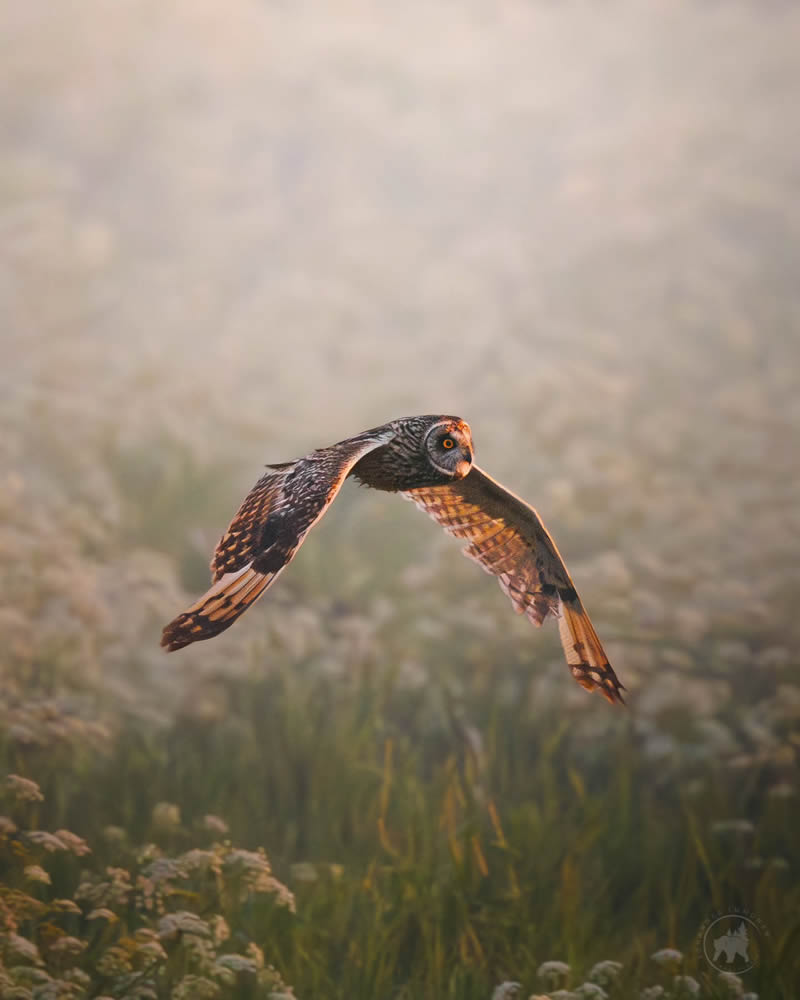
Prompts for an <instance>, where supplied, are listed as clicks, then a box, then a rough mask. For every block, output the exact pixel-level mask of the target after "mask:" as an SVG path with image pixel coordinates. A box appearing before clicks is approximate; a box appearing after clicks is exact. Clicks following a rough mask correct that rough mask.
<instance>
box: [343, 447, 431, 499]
mask: <svg viewBox="0 0 800 1000" xmlns="http://www.w3.org/2000/svg"><path fill="white" fill-rule="evenodd" d="M350 475H351V476H354V477H355V478H356V479H357V480H358V481H359V482H360V483H362V484H363V485H364V486H369V487H370V489H373V490H386V491H387V492H389V493H399V492H402V491H404V490H413V489H419V488H420V487H422V486H439V485H441V484H443V483H446V482H449V479H448V477H447V476H444V475H442V473H440V472H438V471H437V470H436V469H434V468H433V466H432V465H431V464H430V462H428V461H427V460H426V458H425V457H424V456H423V455H421V454H419V453H418V452H417V453H410V454H409V453H408V452H406V451H405V450H404V449H401V448H398V447H393V445H392V444H387V445H383V447H381V448H376V449H375V450H374V451H371V452H369V454H367V455H365V456H364V457H363V458H362V459H361V460H360V461H358V462H357V463H356V464H355V465H354V466H353V468H352V470H351V471H350Z"/></svg>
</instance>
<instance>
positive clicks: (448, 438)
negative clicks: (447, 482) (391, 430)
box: [423, 417, 472, 479]
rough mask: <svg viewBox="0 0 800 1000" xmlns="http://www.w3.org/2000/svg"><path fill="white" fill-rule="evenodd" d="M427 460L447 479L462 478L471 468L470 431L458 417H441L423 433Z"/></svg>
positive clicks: (467, 425) (466, 424)
mask: <svg viewBox="0 0 800 1000" xmlns="http://www.w3.org/2000/svg"><path fill="white" fill-rule="evenodd" d="M423 448H424V450H425V452H426V454H427V457H428V461H429V462H430V463H431V465H432V466H433V467H434V468H435V469H436V470H437V472H440V473H442V474H443V475H445V476H447V478H448V479H463V478H464V476H466V474H467V473H468V472H469V470H470V469H471V468H472V432H471V431H470V429H469V424H468V423H466V422H465V421H464V420H460V419H459V418H458V417H441V418H440V419H439V420H437V421H436V423H434V424H433V425H432V426H431V427H430V428H429V429H428V431H427V433H426V434H425V438H424V441H423Z"/></svg>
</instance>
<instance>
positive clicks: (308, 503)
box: [161, 429, 392, 651]
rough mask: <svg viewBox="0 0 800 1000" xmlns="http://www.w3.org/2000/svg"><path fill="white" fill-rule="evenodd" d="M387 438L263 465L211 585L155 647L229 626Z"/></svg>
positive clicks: (221, 547) (221, 550)
mask: <svg viewBox="0 0 800 1000" xmlns="http://www.w3.org/2000/svg"><path fill="white" fill-rule="evenodd" d="M391 437H392V432H391V431H386V430H385V429H381V430H379V431H376V432H367V433H365V434H360V435H358V437H355V438H350V439H349V440H348V441H343V442H341V443H340V444H336V445H333V446H332V447H330V448H320V449H318V450H317V451H314V452H312V453H311V454H310V455H307V456H306V457H305V458H299V459H297V461H295V462H285V463H282V464H281V465H276V466H271V467H269V469H268V471H267V473H266V474H265V475H264V476H262V477H261V479H259V481H258V482H257V483H256V485H255V486H254V487H253V489H252V490H251V491H250V492H249V493H248V495H247V496H246V497H245V500H244V502H243V504H242V506H241V507H240V508H239V511H238V512H237V514H236V516H235V517H234V519H233V520H232V521H231V523H230V526H229V528H228V530H227V531H226V532H225V534H224V535H223V536H222V538H221V539H220V540H219V543H218V545H217V548H216V550H215V552H214V557H213V559H212V560H211V574H212V580H213V586H212V587H211V589H210V590H208V591H207V592H206V593H205V594H203V596H202V597H201V598H200V599H199V600H198V601H197V602H196V603H195V604H193V605H192V606H191V607H190V608H189V609H188V611H184V612H183V613H182V614H180V615H178V617H177V618H175V619H174V620H173V621H171V622H170V623H169V625H167V626H166V627H165V628H164V632H163V634H162V637H161V645H162V646H164V647H166V649H167V650H169V651H172V650H174V649H181V648H182V647H183V646H188V645H189V643H192V642H197V641H198V640H199V639H210V638H211V637H212V636H215V635H219V633H220V632H224V631H225V629H227V628H230V626H231V625H233V623H234V622H235V621H236V619H237V618H238V617H239V615H241V614H242V613H243V612H244V611H246V610H247V609H248V608H249V607H250V605H251V604H253V602H254V601H255V600H256V598H258V597H260V596H261V594H263V593H264V591H265V590H266V589H267V588H268V587H269V586H270V584H272V583H273V582H274V581H275V579H276V577H277V576H278V574H279V573H280V572H281V571H282V570H283V569H284V568H285V567H286V566H288V564H289V563H290V562H291V561H292V559H293V558H294V554H295V553H296V552H297V550H298V549H299V548H300V546H301V545H302V544H303V540H304V539H305V537H306V535H307V534H308V532H309V531H310V529H311V528H312V527H313V526H314V524H316V522H317V521H318V520H319V519H320V518H321V517H322V515H323V514H324V513H325V511H326V510H327V509H328V507H329V506H330V504H331V502H332V501H333V499H334V497H335V496H336V494H337V493H338V492H339V489H340V488H341V485H342V483H343V482H344V480H345V477H346V476H347V474H348V473H349V472H350V470H351V469H352V467H353V466H354V465H355V463H356V462H357V461H358V460H359V459H360V458H361V457H362V456H363V455H366V454H367V453H368V452H370V451H372V449H373V448H378V447H380V446H381V445H383V444H385V443H386V442H387V441H389V440H391Z"/></svg>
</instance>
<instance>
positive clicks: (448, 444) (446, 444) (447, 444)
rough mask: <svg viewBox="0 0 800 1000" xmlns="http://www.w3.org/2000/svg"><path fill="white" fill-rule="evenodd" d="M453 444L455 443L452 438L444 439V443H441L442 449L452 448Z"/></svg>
mask: <svg viewBox="0 0 800 1000" xmlns="http://www.w3.org/2000/svg"><path fill="white" fill-rule="evenodd" d="M454 444H455V441H454V440H453V439H452V438H445V439H444V441H442V447H443V448H452V447H453V445H454Z"/></svg>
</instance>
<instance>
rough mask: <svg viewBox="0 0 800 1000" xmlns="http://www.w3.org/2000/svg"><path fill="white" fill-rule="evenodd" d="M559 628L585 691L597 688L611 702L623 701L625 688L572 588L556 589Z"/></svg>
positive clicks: (568, 662) (576, 674) (574, 671)
mask: <svg viewBox="0 0 800 1000" xmlns="http://www.w3.org/2000/svg"><path fill="white" fill-rule="evenodd" d="M559 611H560V613H561V617H560V618H559V620H558V631H559V635H560V636H561V644H562V646H563V647H564V653H565V655H566V657H567V664H568V666H569V669H570V670H571V671H572V676H573V677H574V678H575V680H576V681H577V682H578V683H579V684H580V685H581V686H582V687H585V688H586V690H587V691H600V692H601V693H602V694H603V696H604V697H605V698H606V699H607V700H608V701H610V702H611V703H612V704H614V703H615V702H619V703H620V704H621V705H624V704H625V702H624V700H623V698H622V694H621V692H622V691H624V690H625V688H624V687H623V685H622V684H621V683H620V681H619V679H618V678H617V675H616V674H615V673H614V671H613V670H612V668H611V664H610V663H609V662H608V657H607V656H606V654H605V650H604V649H603V646H602V643H601V642H600V640H599V639H598V637H597V632H595V630H594V626H593V625H592V623H591V621H590V619H589V616H588V615H587V614H586V609H585V608H584V606H583V604H582V603H581V600H580V598H579V597H578V595H577V594H576V593H575V590H574V588H572V587H570V588H564V590H563V591H561V592H560V593H559Z"/></svg>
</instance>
